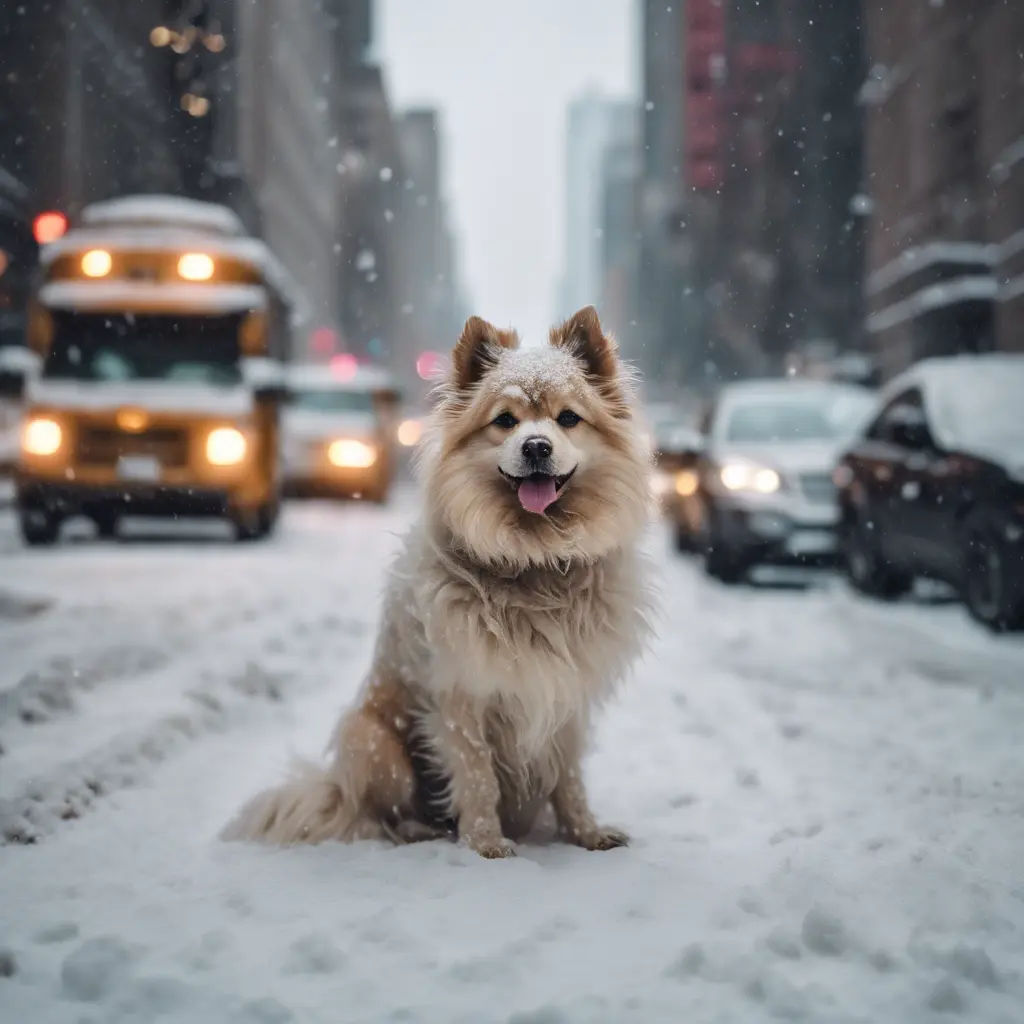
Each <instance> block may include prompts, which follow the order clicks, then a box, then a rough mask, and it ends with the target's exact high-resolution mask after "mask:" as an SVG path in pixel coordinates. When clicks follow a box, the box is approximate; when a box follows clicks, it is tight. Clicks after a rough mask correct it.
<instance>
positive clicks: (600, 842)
mask: <svg viewBox="0 0 1024 1024" xmlns="http://www.w3.org/2000/svg"><path fill="white" fill-rule="evenodd" d="M571 839H572V842H574V843H576V845H577V846H582V847H583V849H584V850H615V849H618V848H619V847H620V846H629V836H627V835H626V833H625V832H623V831H622V830H621V829H617V828H596V829H594V830H593V831H592V832H582V833H580V834H578V835H573V836H572V837H571Z"/></svg>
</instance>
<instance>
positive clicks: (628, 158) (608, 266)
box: [597, 104, 640, 360]
mask: <svg viewBox="0 0 1024 1024" xmlns="http://www.w3.org/2000/svg"><path fill="white" fill-rule="evenodd" d="M639 140H640V117H639V109H638V108H637V106H636V105H634V104H623V105H621V106H619V107H618V108H617V109H616V111H615V116H614V117H613V118H612V123H611V132H610V135H609V138H608V143H607V145H606V147H605V150H604V152H603V154H602V155H601V161H600V164H599V166H598V183H599V184H598V195H599V202H600V209H599V223H600V231H599V236H600V237H599V240H598V244H597V252H598V284H599V296H600V299H599V302H598V309H599V310H600V314H601V322H602V324H603V325H604V327H605V329H606V330H610V331H611V332H612V333H613V334H614V335H615V337H616V338H618V339H619V344H620V346H621V350H622V352H623V355H624V356H625V357H626V358H627V359H630V360H633V359H636V358H637V357H638V356H639V355H640V346H639V341H640V338H639V334H638V332H637V327H638V322H637V309H636V294H637V284H638V282H637V275H638V273H639V240H640V225H639V217H638V208H637V200H638V195H639V192H638V189H639V185H640V156H639V149H640V145H639Z"/></svg>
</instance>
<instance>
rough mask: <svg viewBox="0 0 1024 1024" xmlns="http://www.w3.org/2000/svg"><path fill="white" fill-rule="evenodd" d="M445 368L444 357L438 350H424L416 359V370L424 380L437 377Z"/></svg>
mask: <svg viewBox="0 0 1024 1024" xmlns="http://www.w3.org/2000/svg"><path fill="white" fill-rule="evenodd" d="M443 368H444V359H443V358H442V357H441V356H440V355H439V354H438V353H437V352H424V353H422V354H421V355H420V357H419V358H418V359H417V360H416V372H417V373H418V374H419V375H420V377H421V378H422V379H423V380H430V378H431V377H436V376H437V375H438V374H439V373H440V372H441V370H442V369H443Z"/></svg>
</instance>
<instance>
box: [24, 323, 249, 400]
mask: <svg viewBox="0 0 1024 1024" xmlns="http://www.w3.org/2000/svg"><path fill="white" fill-rule="evenodd" d="M238 326H239V318H238V317H237V316H218V317H169V316H133V315H130V314H128V315H103V314H98V315H97V314H90V315H85V314H80V313H78V314H75V313H72V314H58V315H57V317H56V325H55V328H56V329H55V334H54V341H53V346H52V348H51V350H50V353H49V355H48V357H47V359H46V363H45V365H44V367H43V375H44V376H45V377H47V378H49V379H51V380H75V381H95V382H103V383H115V382H122V381H166V382H168V383H172V384H179V383H180V384H215V385H230V384H237V383H238V382H240V381H241V379H242V373H241V364H240V352H239V346H238Z"/></svg>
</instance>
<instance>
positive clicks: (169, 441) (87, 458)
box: [77, 427, 188, 467]
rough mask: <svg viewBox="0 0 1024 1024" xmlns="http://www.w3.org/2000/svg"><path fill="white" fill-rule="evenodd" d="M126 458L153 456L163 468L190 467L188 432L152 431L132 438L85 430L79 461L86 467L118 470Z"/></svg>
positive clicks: (114, 431)
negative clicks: (103, 467) (128, 456)
mask: <svg viewBox="0 0 1024 1024" xmlns="http://www.w3.org/2000/svg"><path fill="white" fill-rule="evenodd" d="M122 455H151V456H153V457H154V458H156V459H157V460H159V462H160V465H161V466H169V467H180V466H187V465H188V432H187V431H185V430H181V429H178V428H176V427H151V428H150V429H149V430H141V431H139V432H138V433H134V434H129V433H127V432H126V431H123V430H118V429H117V428H116V427H82V428H81V430H80V431H79V433H78V449H77V461H78V462H79V463H80V464H81V465H83V466H110V467H113V466H116V465H117V460H118V459H119V458H120V457H121V456H122Z"/></svg>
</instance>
